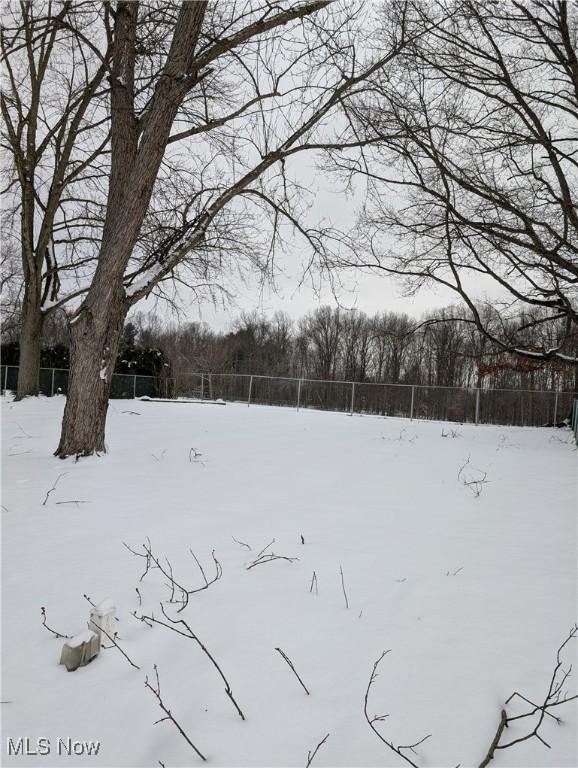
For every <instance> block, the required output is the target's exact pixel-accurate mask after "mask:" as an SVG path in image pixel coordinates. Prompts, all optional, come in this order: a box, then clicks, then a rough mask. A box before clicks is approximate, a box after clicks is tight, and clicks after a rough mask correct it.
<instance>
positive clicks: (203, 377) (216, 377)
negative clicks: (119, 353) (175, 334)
mask: <svg viewBox="0 0 578 768" xmlns="http://www.w3.org/2000/svg"><path fill="white" fill-rule="evenodd" d="M68 373H69V372H68V370H67V369H63V368H42V369H41V370H40V391H41V393H42V394H44V395H47V396H49V397H50V396H52V395H57V394H66V391H67V388H68ZM17 379H18V368H17V367H16V366H10V365H8V366H2V367H1V386H2V391H3V392H10V391H15V390H16V384H17ZM138 397H149V398H153V399H154V398H161V399H171V400H175V399H180V398H184V399H194V400H207V401H211V400H224V401H229V402H243V403H247V405H251V404H252V403H254V404H259V405H279V406H287V407H293V408H296V409H297V410H299V409H300V408H313V409H317V410H327V411H341V412H344V413H351V414H353V413H359V414H364V413H366V414H374V415H379V416H400V417H403V418H410V419H433V420H439V421H454V422H469V423H474V424H478V423H479V424H509V425H515V426H542V425H545V424H557V423H560V422H561V421H563V420H565V419H566V420H568V423H569V424H570V425H571V426H575V425H576V426H577V427H578V415H577V414H578V410H577V407H576V406H574V397H575V395H574V393H572V392H559V391H545V390H522V389H484V388H480V389H477V388H464V387H437V386H425V385H419V384H377V383H368V382H351V381H322V380H318V379H296V378H282V377H275V376H256V375H255V376H251V375H248V374H247V375H245V374H234V373H229V374H227V373H185V374H181V375H179V376H177V377H171V378H169V377H165V376H158V377H157V376H138V375H130V374H120V373H115V374H114V375H113V377H112V384H111V398H113V399H121V398H123V399H133V398H138Z"/></svg>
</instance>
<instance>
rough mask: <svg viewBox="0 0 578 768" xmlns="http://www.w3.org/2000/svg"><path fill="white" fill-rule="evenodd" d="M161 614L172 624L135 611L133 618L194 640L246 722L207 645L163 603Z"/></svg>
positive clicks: (227, 682)
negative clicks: (172, 615)
mask: <svg viewBox="0 0 578 768" xmlns="http://www.w3.org/2000/svg"><path fill="white" fill-rule="evenodd" d="M161 612H162V614H163V616H164V617H165V618H166V619H167V620H168V621H169V622H170V624H167V623H166V622H165V621H162V620H161V619H157V618H156V617H155V616H153V615H152V614H151V615H150V616H145V615H141V616H137V614H136V611H134V612H133V616H134V617H135V619H138V620H139V621H143V622H144V623H145V624H148V625H149V626H152V624H160V625H161V626H162V627H166V628H167V629H170V630H171V631H172V632H176V633H177V634H178V635H182V636H183V637H186V638H188V639H189V640H193V641H194V642H195V643H196V644H197V645H198V646H199V648H200V649H201V650H202V651H203V653H204V654H205V656H206V657H207V658H208V659H209V661H210V662H211V664H212V665H213V666H214V667H215V669H216V670H217V672H218V673H219V675H220V677H221V679H222V680H223V682H224V684H225V693H226V694H227V696H228V697H229V699H230V700H231V703H232V704H233V706H234V707H235V709H236V710H237V714H238V715H239V717H240V718H241V720H244V719H245V715H244V714H243V712H242V710H241V708H240V707H239V705H238V704H237V701H236V700H235V697H234V696H233V691H232V690H231V686H230V685H229V681H228V680H227V678H226V677H225V675H224V673H223V670H222V669H221V667H220V666H219V665H218V664H217V662H216V661H215V658H214V656H213V655H212V654H211V652H210V651H209V650H208V648H207V647H206V645H204V644H203V643H202V642H201V640H200V639H199V637H198V636H197V635H196V634H195V632H193V630H192V629H191V627H190V626H189V625H188V624H187V622H186V621H185V620H184V619H172V618H171V617H170V616H169V615H168V614H167V613H166V611H165V609H164V606H163V604H162V603H161ZM174 624H180V625H182V626H183V627H184V630H183V629H178V628H177V627H175V626H173V625H174Z"/></svg>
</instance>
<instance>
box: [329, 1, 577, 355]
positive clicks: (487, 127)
mask: <svg viewBox="0 0 578 768" xmlns="http://www.w3.org/2000/svg"><path fill="white" fill-rule="evenodd" d="M415 8H416V13H418V14H419V15H420V18H421V23H422V24H423V25H424V30H425V29H426V28H427V29H428V30H429V31H428V32H427V34H425V33H424V34H423V35H416V36H415V38H414V39H413V40H412V42H411V44H410V45H409V46H408V47H407V48H406V50H405V51H404V54H403V56H400V57H399V58H398V59H397V60H396V65H395V71H394V72H392V71H391V70H390V72H388V74H387V76H382V73H381V72H378V73H376V75H375V77H374V78H372V83H371V86H370V87H368V88H367V89H365V91H364V92H363V93H362V94H360V95H359V98H358V99H357V100H356V101H355V103H354V104H353V105H352V104H347V105H346V108H347V113H348V117H349V121H350V122H349V124H350V130H351V135H352V136H355V137H356V138H358V139H361V140H364V141H365V142H366V143H365V145H364V146H363V147H362V148H361V151H360V152H357V153H355V154H352V153H351V152H350V153H343V152H335V151H332V152H331V153H330V162H329V166H330V167H332V168H334V169H337V170H338V172H340V173H343V174H345V175H346V177H348V178H349V177H351V176H353V177H357V176H359V177H362V178H364V179H365V180H366V182H367V185H368V193H369V194H368V202H367V205H366V207H365V210H364V213H363V215H362V217H361V220H360V226H359V233H358V248H359V251H360V252H359V254H358V257H357V258H356V259H352V260H350V261H346V263H349V264H350V265H355V266H360V265H362V266H365V267H368V268H370V269H376V270H378V271H384V272H386V273H388V274H395V275H400V276H402V277H403V278H405V281H406V285H407V286H408V288H409V289H410V290H417V289H419V288H420V287H422V286H424V285H431V284H438V285H443V286H445V288H448V289H450V290H452V291H454V292H455V293H456V294H457V295H458V296H459V297H460V299H461V300H462V301H463V302H464V303H465V305H466V307H467V310H468V311H467V313H465V314H464V317H465V318H466V319H468V320H469V321H470V322H473V323H475V325H476V326H477V327H478V328H479V329H481V330H482V331H483V332H484V333H485V334H486V335H487V336H488V337H489V338H490V339H491V340H492V341H493V342H494V343H496V344H499V345H500V346H501V347H502V349H504V350H509V351H513V352H515V353H516V354H519V355H523V356H526V357H532V358H536V359H552V358H557V359H559V360H561V361H564V362H570V363H576V362H577V361H578V350H577V349H576V347H575V343H571V342H570V341H569V337H570V335H571V331H572V329H573V328H575V326H576V324H577V323H578V304H577V299H578V294H577V286H578V213H577V211H578V207H577V203H578V197H577V180H578V158H577V155H576V152H577V143H576V136H577V135H578V66H577V55H576V50H577V34H578V11H577V8H576V5H575V4H572V3H567V2H564V0H557V1H556V2H545V1H542V0H534V1H533V2H518V0H507V2H503V3H502V2H500V3H476V2H473V1H471V0H435V2H431V3H419V4H416V6H415ZM487 291H490V292H491V294H493V296H494V297H495V298H494V299H492V303H493V304H494V305H497V306H499V307H500V317H502V318H503V319H507V318H509V317H513V316H514V315H515V314H518V313H519V312H520V309H521V308H524V310H525V312H526V313H527V314H532V313H535V317H534V318H533V319H531V320H530V322H534V323H536V324H543V323H551V322H552V321H558V320H562V321H563V324H562V328H561V331H560V332H559V333H557V335H556V338H555V339H554V340H553V341H552V343H551V344H548V345H545V346H543V347H528V346H525V344H524V338H523V327H522V326H519V327H515V326H514V327H512V325H510V326H508V327H506V325H505V324H504V325H502V326H500V324H499V323H498V325H497V326H496V325H495V324H491V323H488V322H487V317H486V313H485V302H484V300H483V298H482V296H483V294H484V292H487ZM538 310H540V311H538ZM526 322H527V321H526ZM526 327H527V326H526Z"/></svg>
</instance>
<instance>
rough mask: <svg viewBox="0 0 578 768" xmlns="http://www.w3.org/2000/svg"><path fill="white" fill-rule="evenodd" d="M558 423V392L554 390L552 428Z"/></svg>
mask: <svg viewBox="0 0 578 768" xmlns="http://www.w3.org/2000/svg"><path fill="white" fill-rule="evenodd" d="M557 422H558V390H556V395H555V397H554V426H556V424H557Z"/></svg>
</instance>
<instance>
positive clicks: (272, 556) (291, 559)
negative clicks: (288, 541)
mask: <svg viewBox="0 0 578 768" xmlns="http://www.w3.org/2000/svg"><path fill="white" fill-rule="evenodd" d="M273 560H287V562H288V563H294V562H295V560H299V558H298V557H287V555H276V554H275V553H274V552H269V553H268V554H266V555H261V557H259V558H257V559H256V560H253V562H252V563H251V564H250V565H248V566H247V570H248V571H250V570H251V568H255V566H257V565H264V564H265V563H271V562H273Z"/></svg>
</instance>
